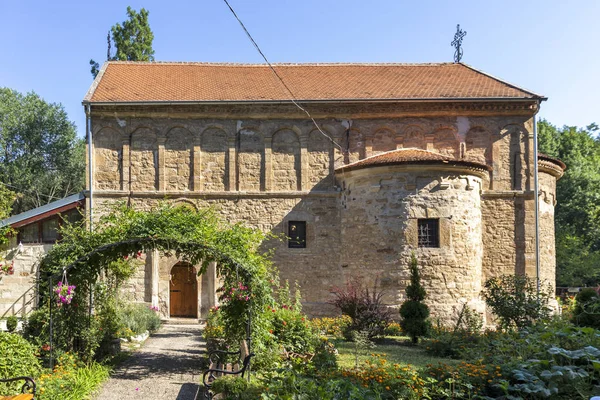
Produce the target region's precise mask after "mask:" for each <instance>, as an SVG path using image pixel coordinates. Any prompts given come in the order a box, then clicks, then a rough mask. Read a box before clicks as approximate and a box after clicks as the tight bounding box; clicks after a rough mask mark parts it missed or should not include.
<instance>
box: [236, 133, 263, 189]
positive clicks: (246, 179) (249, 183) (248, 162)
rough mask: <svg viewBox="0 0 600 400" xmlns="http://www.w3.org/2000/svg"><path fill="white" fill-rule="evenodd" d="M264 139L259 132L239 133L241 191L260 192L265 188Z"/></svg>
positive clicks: (239, 181) (239, 184) (239, 178)
mask: <svg viewBox="0 0 600 400" xmlns="http://www.w3.org/2000/svg"><path fill="white" fill-rule="evenodd" d="M264 149H265V145H264V142H263V137H262V135H261V134H260V133H259V132H256V131H253V130H251V129H242V130H241V131H240V132H239V133H238V155H237V157H238V162H237V165H238V186H239V190H249V191H259V190H262V189H263V188H264V183H263V182H264V179H263V175H264V174H263V171H264V166H263V165H264V156H263V155H264Z"/></svg>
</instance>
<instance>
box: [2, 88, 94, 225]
mask: <svg viewBox="0 0 600 400" xmlns="http://www.w3.org/2000/svg"><path fill="white" fill-rule="evenodd" d="M84 173H85V143H84V141H83V139H78V138H77V136H76V133H75V125H74V124H73V123H72V122H71V121H69V119H68V118H67V114H66V112H65V110H64V108H63V106H62V105H60V104H56V103H47V102H45V101H44V100H43V99H42V98H40V97H39V96H38V95H37V94H35V93H33V92H32V93H28V94H27V95H23V94H21V93H19V92H16V91H14V90H11V89H8V88H0V182H1V183H3V184H4V186H6V187H8V188H9V189H11V190H13V191H14V192H15V194H16V201H15V202H14V204H13V207H12V213H13V214H18V213H21V212H23V211H27V210H29V209H31V208H35V207H39V206H42V205H44V204H47V203H50V202H52V201H54V200H58V199H61V198H63V197H65V196H67V195H70V194H72V193H76V192H78V191H81V190H83V188H84V183H85V181H84ZM4 208H6V207H4Z"/></svg>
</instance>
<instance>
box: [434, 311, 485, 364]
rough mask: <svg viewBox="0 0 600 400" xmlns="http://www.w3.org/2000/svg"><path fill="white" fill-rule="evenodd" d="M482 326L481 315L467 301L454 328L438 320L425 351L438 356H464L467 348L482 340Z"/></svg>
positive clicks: (458, 357) (457, 357)
mask: <svg viewBox="0 0 600 400" xmlns="http://www.w3.org/2000/svg"><path fill="white" fill-rule="evenodd" d="M482 328H483V319H482V318H481V316H480V315H479V314H478V313H477V312H476V311H474V310H472V309H471V308H470V307H469V306H468V305H467V304H466V303H465V304H463V306H462V307H461V309H460V311H459V312H458V315H457V317H456V322H455V323H454V327H453V328H452V329H449V328H447V327H444V326H442V325H441V324H440V323H439V322H438V324H437V326H436V327H435V328H434V329H432V330H431V336H432V337H431V339H430V340H428V341H427V342H426V344H425V351H426V352H427V353H429V354H431V355H434V356H436V357H449V358H456V359H460V358H464V352H465V349H466V348H467V347H470V346H472V345H474V344H477V343H478V342H479V341H480V339H481V330H482Z"/></svg>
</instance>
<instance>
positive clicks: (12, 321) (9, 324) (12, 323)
mask: <svg viewBox="0 0 600 400" xmlns="http://www.w3.org/2000/svg"><path fill="white" fill-rule="evenodd" d="M17 325H19V320H18V319H17V317H16V316H14V315H11V316H10V317H8V318H6V329H7V330H8V331H9V332H11V333H12V332H14V331H16V330H17Z"/></svg>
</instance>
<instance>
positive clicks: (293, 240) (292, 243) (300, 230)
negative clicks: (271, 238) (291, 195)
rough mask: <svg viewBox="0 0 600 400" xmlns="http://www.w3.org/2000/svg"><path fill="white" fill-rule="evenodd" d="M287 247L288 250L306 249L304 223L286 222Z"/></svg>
mask: <svg viewBox="0 0 600 400" xmlns="http://www.w3.org/2000/svg"><path fill="white" fill-rule="evenodd" d="M288 247H289V248H290V249H304V248H305V247H306V221H290V222H288Z"/></svg>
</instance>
